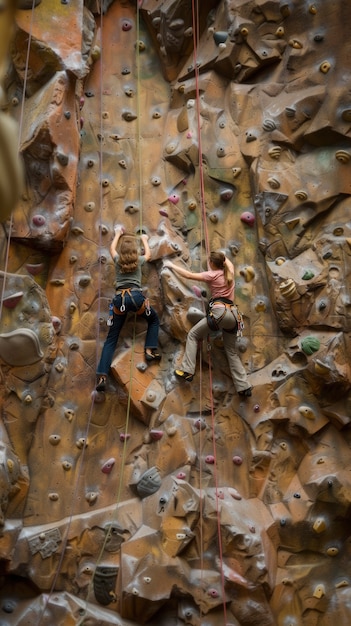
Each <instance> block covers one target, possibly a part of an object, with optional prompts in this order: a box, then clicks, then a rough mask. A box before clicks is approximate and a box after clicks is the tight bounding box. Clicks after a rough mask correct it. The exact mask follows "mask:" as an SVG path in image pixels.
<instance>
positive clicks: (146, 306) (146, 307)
mask: <svg viewBox="0 0 351 626" xmlns="http://www.w3.org/2000/svg"><path fill="white" fill-rule="evenodd" d="M132 291H141V289H139V288H138V287H126V288H125V289H117V291H116V296H119V295H120V296H122V303H121V306H120V307H117V305H116V303H115V300H114V301H113V304H112V310H113V313H115V315H125V313H126V305H125V296H126V294H128V296H129V297H130V299H131V301H132V302H133V304H134V306H135V308H136V311H135V313H136V314H137V315H142V314H143V313H144V312H145V313H146V315H150V314H151V308H150V301H149V298H144V301H143V303H142V304H141V306H140V307H139V308H138V309H137V304H136V302H135V300H134V298H133V294H132ZM109 310H110V305H109ZM127 313H128V311H127ZM109 321H110V318H109V320H108V321H107V325H108V326H112V324H113V319H112V323H111V322H110V323H109Z"/></svg>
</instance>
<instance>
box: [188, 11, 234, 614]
mask: <svg viewBox="0 0 351 626" xmlns="http://www.w3.org/2000/svg"><path fill="white" fill-rule="evenodd" d="M199 22H200V20H199V4H198V0H192V28H193V47H194V74H195V91H196V112H197V136H198V151H199V177H200V204H201V216H202V227H203V236H204V240H205V250H206V257H207V263H208V258H209V254H210V242H209V233H208V228H207V215H206V203H205V183H204V168H203V154H202V139H201V106H200V85H199V64H198V59H197V44H198V41H199V37H200V34H199V28H200V24H199ZM201 361H202V359H201ZM208 369H209V379H210V380H209V393H210V406H211V427H212V446H213V457H214V463H213V468H214V469H213V477H214V484H215V500H216V514H217V536H218V551H219V560H220V564H221V587H222V604H223V619H224V625H226V623H227V607H226V601H225V581H224V572H223V549H222V534H221V519H220V518H221V516H220V502H219V492H218V473H217V452H216V437H215V427H216V424H215V412H214V400H213V388H212V386H213V380H212V358H211V350H210V349H209V350H208ZM200 397H202V370H201V372H200ZM201 517H202V516H201Z"/></svg>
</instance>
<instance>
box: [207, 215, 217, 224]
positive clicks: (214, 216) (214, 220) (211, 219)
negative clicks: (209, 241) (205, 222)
mask: <svg viewBox="0 0 351 626" xmlns="http://www.w3.org/2000/svg"><path fill="white" fill-rule="evenodd" d="M208 217H209V220H210V222H212V224H217V223H218V215H217V213H215V212H213V213H210V214H209V216H208Z"/></svg>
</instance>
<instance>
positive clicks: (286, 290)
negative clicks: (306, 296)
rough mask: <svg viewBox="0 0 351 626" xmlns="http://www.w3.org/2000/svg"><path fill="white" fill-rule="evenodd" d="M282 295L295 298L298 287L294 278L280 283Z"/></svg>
mask: <svg viewBox="0 0 351 626" xmlns="http://www.w3.org/2000/svg"><path fill="white" fill-rule="evenodd" d="M279 291H280V293H281V295H282V296H283V297H284V298H286V299H287V300H293V299H294V298H295V297H296V296H297V295H298V293H297V288H296V284H295V281H294V280H293V278H288V279H287V280H285V281H283V282H282V283H281V284H280V285H279Z"/></svg>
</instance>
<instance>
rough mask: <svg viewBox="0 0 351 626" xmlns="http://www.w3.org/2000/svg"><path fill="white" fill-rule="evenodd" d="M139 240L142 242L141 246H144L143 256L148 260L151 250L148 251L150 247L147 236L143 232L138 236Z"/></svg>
mask: <svg viewBox="0 0 351 626" xmlns="http://www.w3.org/2000/svg"><path fill="white" fill-rule="evenodd" d="M140 239H141V241H142V242H143V246H144V257H145V260H146V261H150V259H151V251H150V247H149V241H148V239H149V236H148V235H146V234H145V233H143V234H142V235H141V237H140Z"/></svg>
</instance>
